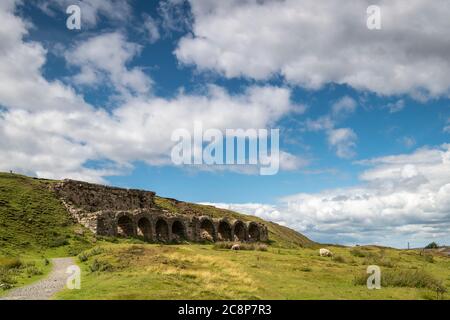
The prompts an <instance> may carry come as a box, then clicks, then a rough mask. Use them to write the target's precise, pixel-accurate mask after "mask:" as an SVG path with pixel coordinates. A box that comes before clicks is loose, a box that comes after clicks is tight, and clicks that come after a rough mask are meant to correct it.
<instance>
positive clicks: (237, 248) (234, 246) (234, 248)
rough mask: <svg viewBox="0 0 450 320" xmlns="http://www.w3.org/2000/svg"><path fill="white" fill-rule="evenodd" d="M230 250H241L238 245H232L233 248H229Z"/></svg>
mask: <svg viewBox="0 0 450 320" xmlns="http://www.w3.org/2000/svg"><path fill="white" fill-rule="evenodd" d="M231 250H241V246H240V245H239V243H235V244H233V246H232V247H231Z"/></svg>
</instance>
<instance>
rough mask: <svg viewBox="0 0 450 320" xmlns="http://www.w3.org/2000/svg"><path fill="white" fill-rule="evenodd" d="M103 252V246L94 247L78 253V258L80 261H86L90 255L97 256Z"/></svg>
mask: <svg viewBox="0 0 450 320" xmlns="http://www.w3.org/2000/svg"><path fill="white" fill-rule="evenodd" d="M103 252H105V250H104V249H103V248H100V247H95V248H93V249H91V250H87V251H83V252H82V253H80V254H79V255H78V259H79V260H80V262H86V261H88V260H89V258H90V257H93V256H97V255H99V254H102V253H103Z"/></svg>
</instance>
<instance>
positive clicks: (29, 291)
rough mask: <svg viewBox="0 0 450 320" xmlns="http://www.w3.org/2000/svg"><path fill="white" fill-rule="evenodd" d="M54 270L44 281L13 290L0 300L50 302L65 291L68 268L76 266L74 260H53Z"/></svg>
mask: <svg viewBox="0 0 450 320" xmlns="http://www.w3.org/2000/svg"><path fill="white" fill-rule="evenodd" d="M52 264H53V269H52V271H51V272H50V274H49V275H48V276H47V277H46V278H45V279H42V280H39V281H38V282H35V283H33V284H30V285H28V286H25V287H21V288H17V289H13V290H12V291H11V292H9V293H8V294H7V295H6V296H4V297H2V298H0V300H48V299H50V298H51V297H52V296H53V295H54V294H56V293H57V292H59V291H61V290H62V289H64V287H65V285H66V280H67V277H68V276H69V275H68V274H66V269H67V267H69V266H71V265H73V264H75V263H74V261H73V259H72V258H55V259H52Z"/></svg>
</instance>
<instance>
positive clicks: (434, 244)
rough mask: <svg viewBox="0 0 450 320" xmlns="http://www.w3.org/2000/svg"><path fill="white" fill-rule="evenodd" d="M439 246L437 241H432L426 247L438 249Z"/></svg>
mask: <svg viewBox="0 0 450 320" xmlns="http://www.w3.org/2000/svg"><path fill="white" fill-rule="evenodd" d="M437 248H439V246H438V244H437V243H436V242H434V241H433V242H432V243H429V244H428V245H427V246H426V247H425V249H437Z"/></svg>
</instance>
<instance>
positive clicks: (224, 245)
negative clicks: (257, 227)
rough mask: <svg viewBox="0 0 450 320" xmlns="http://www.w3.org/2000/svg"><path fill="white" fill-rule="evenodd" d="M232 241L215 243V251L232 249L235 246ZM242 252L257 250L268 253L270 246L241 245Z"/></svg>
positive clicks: (258, 244)
mask: <svg viewBox="0 0 450 320" xmlns="http://www.w3.org/2000/svg"><path fill="white" fill-rule="evenodd" d="M234 244H235V243H234V242H231V241H222V242H216V243H214V248H215V249H231V247H232V246H233V245H234ZM239 246H240V250H255V251H267V250H268V246H267V244H265V243H240V244H239Z"/></svg>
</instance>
